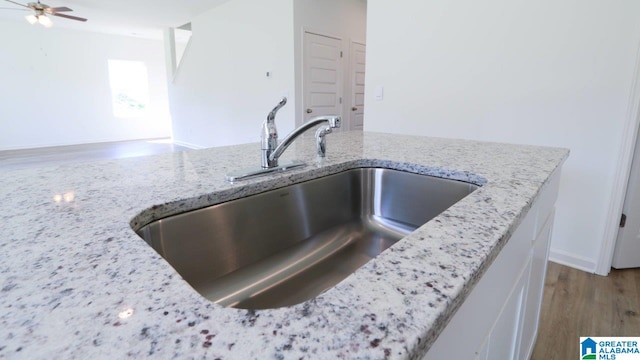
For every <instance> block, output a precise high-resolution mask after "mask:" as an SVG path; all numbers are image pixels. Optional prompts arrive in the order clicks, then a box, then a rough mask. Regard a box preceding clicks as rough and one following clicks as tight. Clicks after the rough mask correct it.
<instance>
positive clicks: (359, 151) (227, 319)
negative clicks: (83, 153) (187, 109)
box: [0, 132, 568, 359]
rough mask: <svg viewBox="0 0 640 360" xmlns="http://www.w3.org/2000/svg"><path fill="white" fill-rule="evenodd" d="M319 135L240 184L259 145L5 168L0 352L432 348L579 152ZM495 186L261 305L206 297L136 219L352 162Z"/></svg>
mask: <svg viewBox="0 0 640 360" xmlns="http://www.w3.org/2000/svg"><path fill="white" fill-rule="evenodd" d="M327 145H328V158H327V159H326V160H325V161H324V162H322V163H318V162H317V161H316V159H315V145H314V143H313V139H306V138H305V139H301V140H300V141H296V143H295V144H294V145H293V146H292V147H291V148H290V149H288V150H287V152H286V153H285V154H286V155H287V156H286V157H288V158H299V159H303V160H306V161H308V162H309V164H310V165H309V166H307V167H306V168H304V169H296V170H292V171H290V172H287V173H282V174H276V175H270V176H265V177H261V178H255V179H252V180H249V181H243V182H239V183H236V184H229V183H226V182H225V181H224V175H225V173H227V172H228V171H230V170H236V169H238V168H241V167H247V166H252V165H257V164H259V150H258V149H259V145H257V144H249V145H238V146H230V147H222V148H213V149H204V150H197V151H187V152H180V153H173V154H163V155H156V156H148V157H138V158H129V159H121V160H115V161H101V162H90V163H78V164H73V165H65V166H52V167H45V168H40V169H25V170H14V171H9V172H5V173H2V174H0V210H1V212H0V219H1V221H2V226H0V358H12V359H13V358H25V359H71V358H82V359H90V358H93V359H98V358H124V357H131V358H136V359H138V358H145V357H152V356H155V357H157V358H162V359H168V358H180V359H183V358H207V359H216V358H219V359H250V358H255V359H316V358H326V359H335V358H346V359H352V358H358V359H369V358H370V359H383V358H391V359H406V358H410V359H419V358H421V357H422V356H423V355H424V354H425V353H426V351H427V350H428V348H429V346H430V345H431V344H432V343H433V341H434V339H435V338H436V337H437V336H438V334H439V333H440V331H441V330H442V329H443V327H444V326H445V325H446V323H447V321H448V320H449V319H450V318H451V316H452V315H453V313H454V312H455V310H456V309H457V308H458V307H459V305H460V303H461V302H462V301H464V299H465V297H466V295H467V294H468V293H469V291H470V290H471V289H472V288H473V285H475V283H476V282H477V279H478V278H479V276H480V275H481V274H482V273H483V272H484V271H485V270H486V268H487V267H488V266H489V265H490V263H491V261H492V260H493V259H494V258H495V257H496V255H497V254H498V253H499V251H500V249H501V248H502V247H503V246H504V244H505V243H506V242H507V241H508V239H509V236H510V234H511V233H512V231H513V230H514V229H515V228H516V227H517V226H518V224H519V222H520V221H521V219H522V218H523V217H524V215H526V212H527V211H528V209H529V208H530V207H531V205H532V203H533V202H535V200H536V196H537V195H538V194H539V192H540V191H541V189H542V187H543V186H544V185H545V184H546V182H547V181H548V179H549V177H550V175H551V174H552V173H553V172H554V171H555V170H556V169H558V168H559V167H560V166H561V164H562V162H563V161H564V159H566V157H567V156H568V151H567V150H565V149H558V148H546V147H535V146H519V145H507V144H496V143H485V142H475V141H465V140H450V139H441V138H427V137H416V136H400V135H391V134H380V133H366V132H365V133H362V132H345V133H337V134H331V135H329V136H328V137H327ZM366 166H382V167H389V168H394V169H401V170H408V171H412V172H417V173H423V174H430V175H435V176H439V177H445V178H452V179H458V180H464V181H468V182H473V183H476V184H479V185H482V187H481V188H479V189H478V190H476V191H475V192H473V193H472V194H471V195H469V196H467V197H466V198H464V199H463V200H461V201H460V202H459V203H457V204H456V205H454V206H452V207H451V208H449V209H448V210H447V211H445V212H444V213H442V214H441V215H439V216H438V217H436V218H435V219H433V220H432V221H430V222H428V223H427V224H425V225H424V226H422V227H420V228H419V229H418V230H416V231H415V232H413V233H412V234H410V235H409V236H407V237H406V238H404V239H402V240H400V241H399V242H398V243H396V244H395V245H393V246H392V247H391V248H389V249H388V250H386V251H385V252H383V253H382V254H380V255H379V256H378V257H377V258H375V259H373V260H372V261H370V262H369V263H367V264H366V265H365V266H363V267H362V268H360V269H359V270H358V271H356V272H355V273H354V274H353V275H351V276H349V277H348V278H346V279H345V280H344V281H342V282H341V283H339V284H338V285H337V286H335V287H334V288H332V289H330V290H329V291H327V292H325V293H324V294H322V295H320V296H318V297H317V298H315V299H312V300H309V301H307V302H305V303H302V304H300V305H297V306H293V307H289V308H281V309H274V310H259V311H248V310H239V309H231V308H223V307H220V306H218V305H215V304H213V303H211V302H209V301H208V300H206V299H204V298H203V297H201V296H200V295H199V294H198V293H197V292H196V291H195V290H193V289H192V288H191V287H190V286H189V285H188V284H187V283H186V282H185V281H184V280H183V279H182V278H181V277H180V275H178V274H177V273H176V272H175V270H173V268H172V267H171V266H170V265H169V264H168V263H167V262H166V261H165V260H164V259H163V258H161V257H160V256H159V255H158V254H157V253H156V252H155V251H154V250H153V249H152V248H151V247H149V246H148V245H147V244H146V243H145V242H144V241H143V240H141V239H140V238H139V237H138V236H137V235H136V234H135V233H134V231H133V230H132V226H133V227H134V228H138V227H140V226H142V225H144V224H146V223H148V222H149V221H151V220H154V219H157V218H161V217H163V216H166V215H169V214H173V213H177V212H181V211H184V210H187V209H193V208H199V207H203V206H206V205H210V204H215V203H219V202H223V201H227V200H231V199H235V198H239V197H243V196H247V195H250V194H254V193H257V192H261V191H264V190H268V189H272V188H276V187H280V186H284V185H288V184H291V183H295V182H300V181H303V180H306V179H310V178H315V177H319V176H322V175H327V174H331V173H336V172H340V171H341V170H344V169H347V168H354V167H366Z"/></svg>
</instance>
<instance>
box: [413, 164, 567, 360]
mask: <svg viewBox="0 0 640 360" xmlns="http://www.w3.org/2000/svg"><path fill="white" fill-rule="evenodd" d="M559 183H560V171H559V170H558V171H556V173H555V174H554V175H552V177H551V179H550V181H549V183H548V184H547V185H546V186H545V187H544V188H543V189H542V191H541V193H540V195H539V197H538V199H537V200H536V201H535V203H534V205H533V206H532V207H531V209H530V210H529V212H528V213H527V215H526V216H525V218H524V219H523V221H522V222H521V223H520V225H519V226H518V228H517V229H516V230H515V231H514V233H513V235H512V236H511V239H509V241H508V242H507V244H506V245H505V246H504V248H503V249H502V251H501V252H500V254H499V255H498V256H497V257H496V259H495V260H494V262H493V263H492V264H491V266H489V268H488V269H487V271H486V272H485V274H484V275H483V276H482V278H480V280H479V281H478V283H477V284H476V286H475V287H474V289H473V290H472V291H471V293H470V294H469V296H468V297H467V299H466V300H465V302H464V303H463V304H462V306H460V308H459V309H458V311H457V312H456V314H455V315H454V316H453V318H452V319H451V321H450V322H449V324H448V325H447V326H446V327H445V328H444V330H443V331H442V333H441V334H440V336H439V337H438V338H437V339H436V341H435V343H434V344H433V345H432V346H431V348H430V349H429V352H428V353H427V354H426V356H425V357H424V359H425V360H434V359H446V358H448V359H478V360H487V359H500V360H503V359H505V360H506V359H528V358H529V357H530V356H531V352H532V350H533V345H534V344H535V338H536V334H537V330H538V319H539V317H540V306H541V305H542V291H543V289H544V277H545V274H546V268H547V257H548V252H549V242H550V238H551V229H552V226H553V213H554V210H553V209H554V207H553V206H554V204H555V200H556V198H557V194H558V187H559Z"/></svg>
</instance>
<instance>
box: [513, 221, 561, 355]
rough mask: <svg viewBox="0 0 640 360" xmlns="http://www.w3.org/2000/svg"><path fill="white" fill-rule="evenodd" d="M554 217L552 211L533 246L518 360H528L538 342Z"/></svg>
mask: <svg viewBox="0 0 640 360" xmlns="http://www.w3.org/2000/svg"><path fill="white" fill-rule="evenodd" d="M553 215H554V211H553V210H552V211H551V213H550V214H549V217H548V218H547V222H546V223H545V225H544V226H543V228H542V230H541V231H540V232H539V234H538V237H537V238H536V240H535V242H534V244H533V254H532V263H531V277H530V279H529V289H528V291H527V298H526V303H525V304H526V305H525V306H526V307H525V309H524V318H523V328H522V340H521V345H520V353H519V356H518V359H528V358H529V357H530V356H531V351H533V346H534V344H535V341H536V336H537V332H538V321H539V319H540V307H541V306H542V292H543V290H544V278H545V276H546V273H547V256H548V253H549V243H550V240H551V229H552V227H553Z"/></svg>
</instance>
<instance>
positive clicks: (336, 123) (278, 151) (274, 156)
mask: <svg viewBox="0 0 640 360" xmlns="http://www.w3.org/2000/svg"><path fill="white" fill-rule="evenodd" d="M323 122H327V123H328V124H329V127H330V128H331V129H335V128H339V127H340V124H341V122H342V120H341V118H340V116H336V115H324V116H316V117H313V118H311V119H310V120H309V121H307V122H306V123H304V124H302V125H300V127H298V128H297V129H295V130H293V131H292V132H291V133H290V134H289V135H287V137H286V138H284V140H282V142H281V143H280V144H279V145H278V146H277V147H276V148H275V150H273V152H272V153H271V154H270V155H269V161H270V162H271V163H274V164H275V166H277V165H278V158H279V157H280V155H282V153H283V152H284V151H285V150H286V149H287V148H288V147H289V145H291V144H292V143H293V141H294V140H295V139H297V138H298V136H300V135H302V134H303V133H304V132H305V131H307V130H309V129H311V128H312V127H314V126H316V125H318V124H321V123H323Z"/></svg>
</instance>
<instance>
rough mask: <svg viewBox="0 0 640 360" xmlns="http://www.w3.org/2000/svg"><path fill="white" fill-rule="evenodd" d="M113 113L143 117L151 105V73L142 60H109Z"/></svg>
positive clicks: (128, 116)
mask: <svg viewBox="0 0 640 360" xmlns="http://www.w3.org/2000/svg"><path fill="white" fill-rule="evenodd" d="M108 62H109V83H110V86H111V101H112V104H113V115H114V116H115V117H117V118H141V117H144V116H145V115H146V113H147V108H148V106H149V75H148V73H147V66H146V65H145V63H144V62H142V61H127V60H108Z"/></svg>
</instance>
